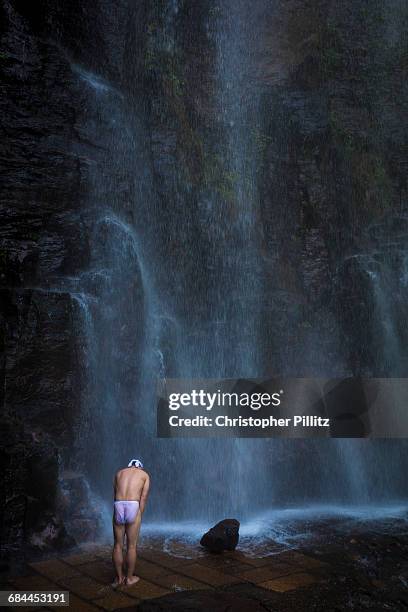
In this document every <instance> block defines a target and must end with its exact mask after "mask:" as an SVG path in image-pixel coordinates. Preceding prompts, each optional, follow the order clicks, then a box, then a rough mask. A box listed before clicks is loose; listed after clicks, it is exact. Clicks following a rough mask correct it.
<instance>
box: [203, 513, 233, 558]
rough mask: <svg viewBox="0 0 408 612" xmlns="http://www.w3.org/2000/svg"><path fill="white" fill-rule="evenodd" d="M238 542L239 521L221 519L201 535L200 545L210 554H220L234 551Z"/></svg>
mask: <svg viewBox="0 0 408 612" xmlns="http://www.w3.org/2000/svg"><path fill="white" fill-rule="evenodd" d="M238 540H239V521H237V520H236V519H223V520H222V521H220V522H219V523H217V524H216V525H214V527H211V529H210V530H209V531H207V533H205V534H204V535H203V537H202V538H201V540H200V544H201V546H204V547H205V548H207V549H208V550H209V551H210V552H214V553H220V552H222V551H223V550H235V548H236V547H237V544H238Z"/></svg>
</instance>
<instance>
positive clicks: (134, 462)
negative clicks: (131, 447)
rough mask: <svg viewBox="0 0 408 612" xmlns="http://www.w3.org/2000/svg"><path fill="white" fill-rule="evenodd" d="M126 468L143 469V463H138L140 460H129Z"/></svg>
mask: <svg viewBox="0 0 408 612" xmlns="http://www.w3.org/2000/svg"><path fill="white" fill-rule="evenodd" d="M128 467H135V468H140V469H143V463H142V462H141V461H140V459H131V460H130V461H129V463H128Z"/></svg>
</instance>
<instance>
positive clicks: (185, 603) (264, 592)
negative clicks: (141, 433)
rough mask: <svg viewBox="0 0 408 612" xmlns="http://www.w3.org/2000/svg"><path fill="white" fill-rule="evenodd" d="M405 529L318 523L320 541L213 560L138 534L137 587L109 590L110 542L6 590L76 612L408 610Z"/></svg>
mask: <svg viewBox="0 0 408 612" xmlns="http://www.w3.org/2000/svg"><path fill="white" fill-rule="evenodd" d="M407 527H408V526H407V524H406V523H405V522H404V523H403V524H401V525H399V526H398V525H396V528H397V531H396V532H395V533H391V532H389V533H385V532H384V531H383V528H382V527H381V526H377V528H374V526H372V527H370V529H369V530H366V531H362V530H361V525H357V529H356V530H354V531H352V530H351V529H350V530H349V532H348V533H341V534H337V535H336V532H335V530H334V529H333V525H325V526H324V528H323V531H322V533H323V535H324V537H323V538H320V539H319V538H318V539H315V540H314V541H312V542H310V541H309V543H308V544H306V543H305V544H304V545H303V546H300V547H299V548H298V549H297V550H294V549H288V548H285V547H283V546H282V545H279V544H277V543H275V545H274V544H273V543H270V544H269V545H268V547H265V545H258V548H256V547H255V548H254V547H251V548H250V549H248V550H250V551H251V552H250V554H249V553H246V552H245V550H246V549H245V547H243V549H241V550H239V548H238V549H237V550H236V551H234V552H227V553H223V554H221V555H211V554H209V553H207V552H206V551H205V550H204V549H202V548H201V547H200V546H199V545H197V544H194V543H191V544H185V543H183V542H180V541H178V540H177V539H174V538H168V539H167V540H164V539H160V538H156V539H150V540H149V539H145V538H142V542H141V545H140V549H139V551H138V561H137V566H136V573H137V574H138V575H139V576H140V581H139V582H138V583H137V584H135V585H133V586H130V587H126V586H121V587H119V588H117V589H113V588H112V587H111V582H112V580H113V577H114V576H113V569H112V564H111V558H110V557H111V548H110V546H106V545H84V546H81V547H79V548H77V549H76V550H74V551H70V552H66V553H62V554H59V555H57V556H54V557H52V558H47V557H45V558H41V560H36V561H33V562H30V563H28V565H27V569H26V571H25V572H24V574H23V575H18V576H16V575H15V576H14V577H9V584H10V587H12V588H14V589H19V590H68V591H69V592H70V602H71V605H70V608H69V609H70V610H73V611H74V612H88V611H89V612H90V611H92V610H117V611H120V610H128V612H130V611H133V610H134V611H138V612H172V611H174V612H187V611H188V612H191V611H192V610H194V611H197V612H208V611H211V612H258V611H259V612H262V611H270V612H343V611H344V610H357V611H359V612H361V611H363V610H364V611H367V610H368V611H371V612H380V611H387V612H407V611H408V528H407ZM273 546H275V548H273ZM266 548H268V550H266ZM268 553H269V556H268ZM271 553H273V554H271ZM10 609H11V608H10ZM15 609H16V608H13V610H15ZM18 609H19V610H24V609H26V610H28V609H32V610H39V609H42V610H45V609H46V608H38V607H36V608H23V607H20V608H18ZM48 609H52V608H48ZM62 609H63V608H62Z"/></svg>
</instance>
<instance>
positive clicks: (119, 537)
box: [112, 517, 125, 586]
mask: <svg viewBox="0 0 408 612" xmlns="http://www.w3.org/2000/svg"><path fill="white" fill-rule="evenodd" d="M124 537H125V526H124V525H118V524H117V523H115V517H113V538H114V543H113V551H112V562H113V565H114V566H115V571H116V580H115V582H114V583H113V585H114V586H117V585H118V584H122V582H123V580H124V576H123V540H124Z"/></svg>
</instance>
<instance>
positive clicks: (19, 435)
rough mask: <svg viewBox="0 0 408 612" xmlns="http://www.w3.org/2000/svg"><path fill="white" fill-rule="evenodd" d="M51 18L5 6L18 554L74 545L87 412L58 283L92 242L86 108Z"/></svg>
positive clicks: (7, 281) (67, 302)
mask: <svg viewBox="0 0 408 612" xmlns="http://www.w3.org/2000/svg"><path fill="white" fill-rule="evenodd" d="M20 9H21V12H20ZM41 14H42V10H40V7H39V13H38V14H37V15H36V18H35V19H34V16H33V15H31V14H28V15H25V14H24V11H23V7H22V5H21V3H13V2H4V3H3V6H2V16H1V21H2V58H1V71H2V79H3V87H4V95H3V96H2V99H1V102H0V106H1V108H0V110H1V116H2V122H3V129H4V131H5V134H6V138H5V139H4V140H3V146H2V151H1V155H0V172H1V175H2V179H3V181H2V182H3V185H2V187H3V189H2V194H1V201H0V216H1V224H0V225H1V227H0V294H1V310H0V325H1V338H2V346H1V350H2V353H1V355H2V358H1V365H0V367H1V371H0V376H1V388H2V396H1V409H2V413H3V415H5V416H4V421H3V429H2V432H1V434H2V436H1V437H2V448H3V454H4V461H5V471H4V476H5V484H4V486H5V491H4V493H5V497H6V498H7V499H8V500H10V501H9V502H8V503H7V504H6V505H5V507H4V508H3V507H2V512H3V516H2V520H1V525H2V527H1V529H2V538H4V540H5V541H6V542H7V543H8V544H9V545H11V546H13V545H19V544H20V543H22V542H23V541H25V542H30V543H31V544H32V545H33V546H38V547H47V546H49V547H54V546H55V545H56V544H57V543H58V542H60V543H61V542H62V541H63V540H64V538H65V535H64V528H63V525H62V524H61V521H60V518H59V517H58V516H57V514H58V513H57V509H56V505H55V502H56V492H57V479H58V465H59V462H60V461H61V458H62V456H63V455H64V449H66V448H67V447H68V446H69V444H70V443H71V442H72V433H73V427H74V423H75V419H76V418H77V414H78V409H79V397H78V392H77V383H78V374H77V372H75V368H76V362H77V360H76V348H75V342H74V329H75V318H76V317H75V313H76V305H75V301H74V300H73V299H72V296H71V295H70V294H69V293H68V292H66V291H64V290H63V289H61V287H60V283H59V281H58V279H59V278H60V277H62V276H64V275H67V274H69V275H70V274H76V273H77V271H78V269H79V266H80V265H83V262H84V261H86V258H87V241H86V239H85V236H84V225H83V222H82V218H81V213H80V210H79V209H80V197H79V194H80V189H81V172H80V161H79V159H78V157H77V156H75V155H72V153H71V149H72V143H73V142H74V141H75V140H76V135H75V120H76V113H77V111H76V107H77V106H79V105H80V98H79V95H78V93H77V92H75V88H74V87H73V85H72V71H71V69H70V67H69V63H68V60H67V58H66V57H65V56H64V54H63V53H62V51H61V48H59V46H58V45H57V41H51V39H50V37H49V35H48V34H49V33H48V34H47V32H46V27H47V22H46V21H45V20H42V18H41ZM6 143H7V144H6ZM74 245H75V247H74Z"/></svg>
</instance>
